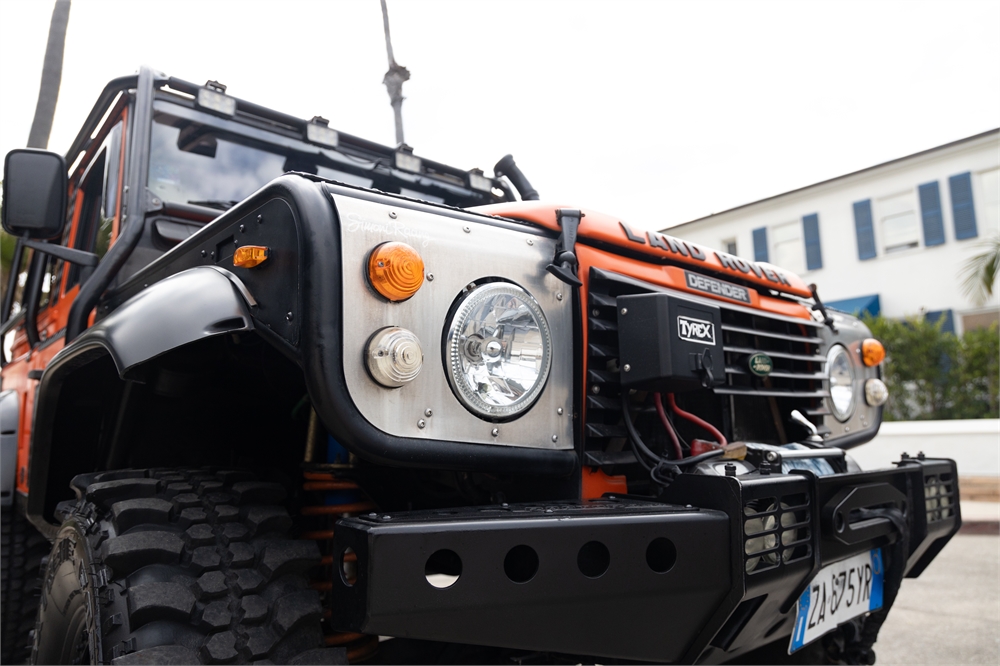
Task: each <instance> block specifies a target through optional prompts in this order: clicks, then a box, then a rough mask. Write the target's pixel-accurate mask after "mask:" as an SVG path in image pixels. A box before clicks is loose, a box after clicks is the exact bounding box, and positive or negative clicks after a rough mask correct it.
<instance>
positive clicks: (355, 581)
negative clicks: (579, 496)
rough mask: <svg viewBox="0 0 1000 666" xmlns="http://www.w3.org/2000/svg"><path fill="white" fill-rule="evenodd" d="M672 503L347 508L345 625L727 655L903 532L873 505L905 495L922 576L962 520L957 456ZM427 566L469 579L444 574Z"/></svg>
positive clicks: (343, 533) (699, 479) (558, 648)
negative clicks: (826, 576)
mask: <svg viewBox="0 0 1000 666" xmlns="http://www.w3.org/2000/svg"><path fill="white" fill-rule="evenodd" d="M662 499H663V500H664V502H649V501H640V500H636V499H634V498H607V499H605V500H601V501H598V502H591V503H587V504H582V505H581V504H567V505H511V506H490V507H473V508H466V509H453V510H444V511H430V512H410V513H401V514H392V515H386V514H369V515H367V516H362V517H356V518H348V519H344V520H341V521H339V522H338V523H337V528H336V530H335V531H336V543H335V548H336V550H335V552H336V554H337V556H336V557H335V562H336V563H335V567H336V568H337V569H338V571H337V572H335V575H334V577H333V578H334V589H333V595H332V601H333V606H332V623H333V626H334V627H335V628H337V629H342V630H349V631H358V632H364V633H370V634H380V635H388V636H397V637H410V638H419V639H427V640H437V641H447V642H455V643H469V644H478V645H494V646H501V647H509V648H519V649H526V650H536V651H548V652H559V653H568V654H576V655H590V656H597V657H608V658H623V659H637V660H649V661H657V662H694V661H702V662H719V661H725V660H729V659H733V658H734V657H736V656H738V655H740V654H743V653H745V652H747V651H749V650H752V649H755V648H757V647H760V646H762V645H764V644H767V643H770V642H772V641H775V640H779V639H782V638H787V637H788V636H789V634H790V633H791V630H792V625H793V619H794V618H793V615H794V608H795V600H796V599H797V598H798V596H799V595H800V594H801V592H802V590H803V589H804V588H805V586H806V585H807V584H808V583H809V581H810V580H812V577H813V576H814V575H815V574H816V573H817V572H818V571H819V570H820V569H821V568H822V567H823V566H825V565H827V564H830V563H832V562H836V561H838V560H842V559H845V558H847V557H850V556H852V555H855V554H858V553H861V552H864V551H866V550H869V549H871V548H875V547H884V546H887V545H889V544H892V543H895V542H896V541H898V540H899V539H901V538H902V536H903V535H902V534H901V533H900V529H899V527H898V526H897V525H895V524H894V523H893V522H892V521H891V520H889V519H888V518H884V517H878V512H877V511H875V512H874V513H873V512H872V511H871V510H873V509H874V510H878V509H884V508H887V507H894V508H895V509H898V510H899V511H901V512H902V513H903V515H904V516H905V521H906V529H907V530H908V532H909V533H908V535H907V537H908V539H907V541H908V544H909V548H908V557H907V561H906V563H905V572H906V575H907V576H909V577H915V576H917V575H919V574H920V572H921V571H923V569H924V568H925V567H926V566H927V564H928V563H929V562H930V561H931V560H932V559H933V558H934V556H935V555H936V554H937V553H938V552H939V551H940V550H941V548H942V547H943V546H944V545H945V543H947V541H948V539H950V538H951V536H952V535H953V534H955V532H957V531H958V528H959V527H960V525H961V517H960V511H959V506H958V501H957V499H958V482H957V474H956V467H955V463H954V462H953V461H950V460H930V459H927V460H917V459H906V460H904V461H902V462H901V463H899V464H898V466H897V467H896V468H895V469H887V470H880V471H873V472H861V473H856V474H839V475H832V476H822V477H817V476H815V475H813V474H811V473H809V472H803V473H793V474H773V475H760V474H756V473H755V474H751V475H744V476H740V477H724V476H700V475H682V476H680V477H679V478H678V479H677V480H676V481H675V482H674V483H673V484H672V485H671V486H670V488H669V489H668V491H667V493H666V495H665V497H664V498H662ZM873 515H874V516H875V517H872V516H873ZM350 552H353V553H355V554H356V557H357V562H356V565H353V564H352V563H351V562H350V560H351V559H352V558H350V557H348V558H347V559H348V562H347V563H346V564H345V563H343V560H344V557H343V555H344V553H350ZM899 565H900V563H891V562H890V564H889V566H890V567H898V566H899ZM428 566H429V567H430V573H434V572H435V571H436V572H438V573H445V574H451V575H452V576H454V575H456V574H457V575H458V578H457V580H455V581H454V583H453V584H451V585H450V586H449V587H446V588H438V587H435V586H434V585H432V584H430V583H429V582H428V578H427V577H426V574H427V573H428V572H429V571H428ZM439 580H440V579H439ZM444 580H446V581H447V580H451V579H444Z"/></svg>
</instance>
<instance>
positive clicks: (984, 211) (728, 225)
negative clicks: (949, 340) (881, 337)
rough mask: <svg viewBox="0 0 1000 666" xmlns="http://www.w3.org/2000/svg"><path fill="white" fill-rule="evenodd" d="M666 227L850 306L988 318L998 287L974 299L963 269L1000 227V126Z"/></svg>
mask: <svg viewBox="0 0 1000 666" xmlns="http://www.w3.org/2000/svg"><path fill="white" fill-rule="evenodd" d="M663 231H664V232H665V233H668V234H670V235H672V236H676V237H678V238H683V239H685V240H688V241H691V242H694V243H700V244H703V245H705V246H707V247H710V248H714V249H719V250H723V251H727V252H729V253H730V254H735V255H737V256H740V257H744V258H746V259H753V260H755V261H767V262H769V263H772V264H775V265H777V266H781V267H783V268H786V269H788V270H790V271H793V272H795V273H798V274H799V275H801V276H802V278H803V279H804V280H805V281H806V283H815V284H816V285H817V287H818V289H819V295H820V297H821V298H822V299H823V300H824V302H826V303H827V304H828V305H831V306H833V307H836V308H838V309H840V310H844V311H846V312H853V313H860V312H868V313H871V314H882V315H884V316H887V317H905V316H913V315H917V316H924V317H927V318H930V319H932V320H937V319H939V318H944V322H943V324H942V325H943V327H944V328H945V329H946V330H951V331H954V332H956V333H961V332H962V331H964V330H966V329H969V328H978V327H980V326H987V325H989V324H990V323H992V322H996V321H1000V294H998V293H994V296H993V298H992V299H991V301H990V302H988V303H986V304H985V305H982V306H980V305H977V304H975V303H974V302H972V301H971V300H970V299H969V298H967V297H966V296H965V295H964V293H963V291H962V278H961V270H962V266H963V265H964V264H965V262H966V261H967V260H968V259H969V258H970V257H972V256H974V255H976V254H980V253H982V252H983V251H984V250H985V248H984V247H983V241H985V240H987V239H990V238H994V237H996V236H997V235H998V234H1000V129H995V130H991V131H989V132H984V133H982V134H977V135H975V136H971V137H968V138H966V139H962V140H960V141H955V142H953V143H949V144H946V145H943V146H938V147H937V148H932V149H930V150H925V151H923V152H920V153H916V154H914V155H909V156H907V157H902V158H900V159H897V160H893V161H891V162H886V163H884V164H879V165H876V166H873V167H870V168H867V169H863V170H861V171H856V172H854V173H849V174H847V175H844V176H840V177H838V178H833V179H831V180H826V181H823V182H821V183H816V184H815V185H810V186H808V187H803V188H801V189H798V190H793V191H791V192H786V193H784V194H780V195H778V196H774V197H770V198H768V199H763V200H761V201H756V202H754V203H750V204H746V205H744V206H739V207H738V208H733V209H730V210H727V211H724V212H721V213H716V214H714V215H710V216H708V217H703V218H701V219H698V220H693V221H691V222H686V223H684V224H680V225H677V226H674V227H671V228H669V229H664V230H663ZM997 291H1000V288H998V289H997Z"/></svg>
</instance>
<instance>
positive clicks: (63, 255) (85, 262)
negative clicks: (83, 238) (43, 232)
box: [21, 238, 101, 266]
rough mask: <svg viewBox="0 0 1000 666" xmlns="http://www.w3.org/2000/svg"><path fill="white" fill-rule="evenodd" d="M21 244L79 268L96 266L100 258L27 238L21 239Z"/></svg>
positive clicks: (89, 253)
mask: <svg viewBox="0 0 1000 666" xmlns="http://www.w3.org/2000/svg"><path fill="white" fill-rule="evenodd" d="M21 243H22V244H23V245H24V246H25V247H30V248H31V249H33V250H37V251H39V252H44V253H45V254H51V255H52V256H53V257H56V258H57V259H62V260H63V261H68V262H70V263H71V264H77V265H80V266H96V265H97V264H98V263H99V262H100V261H101V258H100V257H98V256H97V255H96V254H94V253H93V252H84V251H83V250H75V249H73V248H71V247H63V246H62V245H53V244H52V243H46V242H44V241H33V240H28V239H27V238H24V239H22V240H21Z"/></svg>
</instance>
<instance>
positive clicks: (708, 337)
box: [677, 315, 715, 345]
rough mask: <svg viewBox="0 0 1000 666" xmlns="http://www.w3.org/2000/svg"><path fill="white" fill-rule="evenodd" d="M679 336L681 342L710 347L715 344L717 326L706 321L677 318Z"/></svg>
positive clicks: (683, 317)
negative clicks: (696, 343) (697, 343)
mask: <svg viewBox="0 0 1000 666" xmlns="http://www.w3.org/2000/svg"><path fill="white" fill-rule="evenodd" d="M677 334H678V335H679V336H680V338H681V340H687V341H688V342H701V343H704V344H708V345H714V344H715V324H713V323H712V322H710V321H705V320H704V319H695V318H693V317H685V316H683V315H682V316H679V317H677Z"/></svg>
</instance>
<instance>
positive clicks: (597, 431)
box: [587, 423, 628, 438]
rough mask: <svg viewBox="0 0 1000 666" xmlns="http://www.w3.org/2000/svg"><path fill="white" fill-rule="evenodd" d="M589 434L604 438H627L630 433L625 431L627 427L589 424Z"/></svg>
mask: <svg viewBox="0 0 1000 666" xmlns="http://www.w3.org/2000/svg"><path fill="white" fill-rule="evenodd" d="M587 434H588V435H593V436H594V437H604V438H611V437H626V436H628V431H626V430H625V426H620V425H607V424H604V423H588V424H587Z"/></svg>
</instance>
